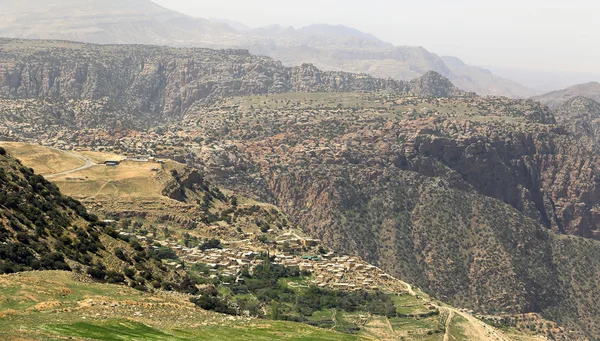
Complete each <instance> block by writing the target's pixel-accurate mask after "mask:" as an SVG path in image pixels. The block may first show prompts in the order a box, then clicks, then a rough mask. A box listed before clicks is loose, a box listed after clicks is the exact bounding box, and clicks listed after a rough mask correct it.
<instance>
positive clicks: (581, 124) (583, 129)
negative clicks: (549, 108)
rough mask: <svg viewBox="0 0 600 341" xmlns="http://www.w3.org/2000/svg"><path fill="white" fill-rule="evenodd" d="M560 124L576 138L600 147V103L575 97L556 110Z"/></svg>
mask: <svg viewBox="0 0 600 341" xmlns="http://www.w3.org/2000/svg"><path fill="white" fill-rule="evenodd" d="M554 113H555V115H556V118H557V120H558V122H559V123H560V124H562V125H563V126H565V127H567V128H568V129H569V130H570V131H571V132H573V133H574V134H575V135H576V136H578V137H581V138H589V139H590V140H591V142H592V143H595V144H596V145H600V144H599V142H600V103H598V102H596V101H594V100H593V99H590V98H587V97H581V96H579V97H574V98H572V99H570V100H568V101H566V102H565V103H563V104H561V105H560V106H559V107H558V108H556V109H555V110H554Z"/></svg>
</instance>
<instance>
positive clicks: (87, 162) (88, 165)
mask: <svg viewBox="0 0 600 341" xmlns="http://www.w3.org/2000/svg"><path fill="white" fill-rule="evenodd" d="M52 149H54V150H58V151H59V152H61V153H64V154H69V155H72V156H74V157H76V158H78V159H81V160H83V161H85V165H83V166H81V167H79V168H75V169H71V170H68V171H64V172H60V173H56V174H50V175H46V176H44V177H45V178H46V179H52V178H56V177H59V176H62V175H67V174H71V173H75V172H79V171H82V170H86V169H88V168H92V167H94V166H96V165H97V164H96V163H95V162H94V161H92V160H91V159H89V158H87V157H85V156H83V155H80V154H76V153H73V152H70V151H66V150H60V149H56V148H52Z"/></svg>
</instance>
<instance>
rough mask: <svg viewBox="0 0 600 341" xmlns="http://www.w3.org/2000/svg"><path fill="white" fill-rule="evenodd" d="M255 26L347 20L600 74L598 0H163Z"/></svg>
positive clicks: (464, 49)
mask: <svg viewBox="0 0 600 341" xmlns="http://www.w3.org/2000/svg"><path fill="white" fill-rule="evenodd" d="M155 2H157V3H159V4H161V5H163V6H165V7H167V8H171V9H175V10H178V11H180V12H183V13H186V14H189V15H193V16H197V17H202V18H223V19H230V20H236V21H240V22H242V23H244V24H247V25H249V26H265V25H271V24H282V25H292V26H296V27H301V26H306V25H310V24H315V23H327V24H344V25H347V26H351V27H354V28H357V29H359V30H361V31H365V32H369V33H372V34H375V35H376V36H378V37H379V38H381V39H383V40H385V41H389V42H391V43H394V44H396V45H417V46H423V47H425V48H426V49H428V50H429V51H431V52H435V53H437V54H440V55H452V56H456V57H460V58H462V59H463V60H464V61H465V62H467V63H470V64H475V65H497V66H503V67H513V68H529V69H540V70H561V71H579V72H586V73H588V72H589V73H596V74H600V20H599V19H598V16H599V14H600V1H598V0H568V1H565V0H560V1H557V0H494V1H489V0H421V1H416V0H410V1H407V0H368V1H366V0H344V1H341V0H294V1H288V0H211V1H207V0H195V1H194V0H155Z"/></svg>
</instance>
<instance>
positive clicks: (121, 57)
mask: <svg viewBox="0 0 600 341" xmlns="http://www.w3.org/2000/svg"><path fill="white" fill-rule="evenodd" d="M0 47H2V50H1V51H0V96H1V97H3V98H6V99H11V98H12V99H33V98H38V99H46V98H47V99H52V100H56V101H58V102H60V101H96V102H99V104H98V108H99V110H96V111H93V110H87V111H85V112H87V113H88V115H86V116H85V117H77V116H76V114H77V113H82V112H83V111H82V110H74V111H72V114H71V116H70V117H69V116H67V117H65V118H66V120H65V122H64V123H65V124H69V123H72V124H73V126H76V127H80V128H81V127H119V126H120V127H129V128H132V127H135V128H142V127H146V128H147V127H150V126H154V125H157V124H160V123H166V122H171V121H174V120H177V119H181V118H182V117H183V116H184V115H185V114H186V113H187V112H188V111H189V110H190V109H192V108H194V107H197V106H198V105H202V103H210V102H211V101H215V100H218V99H220V98H223V97H227V96H243V95H251V94H268V93H282V92H353V91H380V90H390V91H393V92H397V93H406V94H408V93H415V94H416V95H424V96H429V95H431V96H439V95H446V96H449V95H453V96H465V95H470V94H467V93H465V92H463V91H460V90H458V89H456V88H455V87H454V86H453V85H452V84H451V83H450V82H448V81H447V80H444V79H443V78H442V77H440V76H439V75H436V74H435V73H428V74H426V75H424V76H423V77H422V78H421V79H420V80H416V81H414V82H412V83H409V82H402V81H394V80H391V79H378V78H373V77H371V76H368V75H366V74H351V73H346V72H323V71H321V70H319V69H317V68H316V67H314V66H313V65H310V64H303V65H301V66H298V67H294V68H288V67H285V66H283V65H282V64H281V63H280V62H277V61H275V60H272V59H270V58H268V57H257V56H252V55H250V54H249V53H248V52H247V51H244V50H210V49H178V48H167V47H153V46H117V45H112V46H102V45H88V44H77V43H67V42H55V41H21V40H8V39H2V40H0ZM100 109H101V110H100ZM61 114H62V115H67V113H65V112H63V113H61ZM95 114H96V115H103V116H101V117H96V116H94V115H95ZM73 115H75V116H73Z"/></svg>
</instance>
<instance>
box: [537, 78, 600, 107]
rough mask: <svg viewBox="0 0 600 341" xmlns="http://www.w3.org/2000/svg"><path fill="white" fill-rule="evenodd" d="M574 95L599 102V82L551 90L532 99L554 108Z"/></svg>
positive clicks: (574, 96)
mask: <svg viewBox="0 0 600 341" xmlns="http://www.w3.org/2000/svg"><path fill="white" fill-rule="evenodd" d="M576 97H586V98H589V99H592V100H594V101H596V102H600V83H598V82H590V83H585V84H579V85H574V86H572V87H569V88H566V89H563V90H557V91H552V92H549V93H547V94H544V95H540V96H535V97H533V99H534V100H536V101H540V102H542V103H544V104H546V105H548V106H549V107H551V108H556V107H559V106H560V105H561V104H563V103H565V102H567V101H569V100H570V99H573V98H576Z"/></svg>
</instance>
